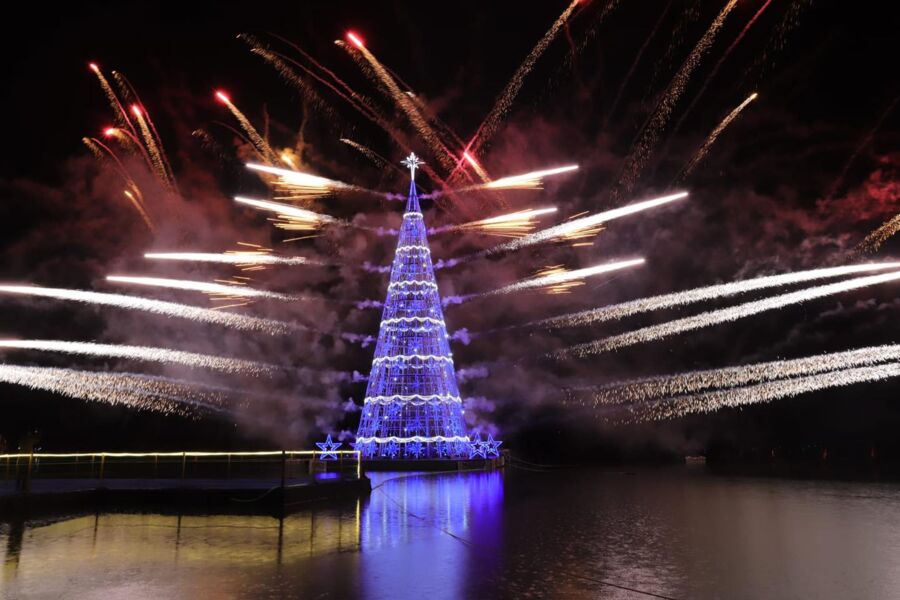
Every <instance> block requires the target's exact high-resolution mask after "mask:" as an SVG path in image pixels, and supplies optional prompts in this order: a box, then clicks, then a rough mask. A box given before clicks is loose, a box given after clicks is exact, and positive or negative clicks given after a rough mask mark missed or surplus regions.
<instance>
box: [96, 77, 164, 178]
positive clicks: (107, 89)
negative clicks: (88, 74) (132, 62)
mask: <svg viewBox="0 0 900 600" xmlns="http://www.w3.org/2000/svg"><path fill="white" fill-rule="evenodd" d="M88 66H89V67H90V69H91V71H93V72H94V74H95V75H96V76H97V79H98V81H99V82H100V88H101V89H102V90H103V93H104V94H106V99H107V100H108V101H109V105H110V107H111V108H112V110H113V113H114V114H115V119H116V122H117V123H118V124H119V125H121V126H122V127H125V128H126V131H127V132H128V137H129V139H131V140H132V141H133V142H134V144H135V147H136V148H137V149H138V150H139V151H140V153H141V155H142V156H143V157H144V160H145V161H147V165H148V166H149V167H150V168H151V169H152V168H153V161H152V160H151V159H150V155H149V154H148V153H147V149H146V148H144V146H143V145H142V144H141V143H140V142H139V141H138V131H137V129H135V127H134V123H133V122H132V121H131V118H130V117H129V116H128V111H127V110H125V107H124V106H123V105H122V102H121V101H120V100H119V97H118V96H117V95H116V92H115V90H113V88H112V86H111V85H110V84H109V80H107V79H106V76H105V75H104V74H103V72H102V71H101V70H100V67H99V66H97V64H96V63H90V64H89V65H88Z"/></svg>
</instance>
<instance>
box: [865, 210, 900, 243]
mask: <svg viewBox="0 0 900 600" xmlns="http://www.w3.org/2000/svg"><path fill="white" fill-rule="evenodd" d="M898 231H900V214H898V215H895V216H894V217H892V218H890V219H888V220H887V221H885V222H884V224H882V225H881V227H879V228H878V229H876V230H875V231H873V232H872V233H870V234H869V235H867V236H866V239H864V240H863V241H862V242H860V244H859V246H857V248H856V250H857V251H862V252H875V251H876V250H878V249H879V248H880V247H881V245H882V244H883V243H885V242H886V241H888V240H889V239H890V238H891V237H893V236H894V235H896V234H897V232H898Z"/></svg>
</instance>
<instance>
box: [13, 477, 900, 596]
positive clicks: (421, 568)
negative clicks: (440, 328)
mask: <svg viewBox="0 0 900 600" xmlns="http://www.w3.org/2000/svg"><path fill="white" fill-rule="evenodd" d="M371 476H372V479H373V486H374V487H375V489H374V491H373V492H372V495H371V497H370V498H367V499H363V500H360V501H356V500H351V501H341V502H339V503H332V504H316V505H315V506H311V507H309V508H307V509H305V510H302V511H300V512H298V513H296V514H294V515H291V516H290V517H287V518H285V519H284V520H278V519H274V518H272V517H266V516H188V515H183V516H178V515H159V514H100V515H89V516H79V517H75V518H70V519H63V520H56V521H53V522H49V521H43V522H26V523H11V524H10V523H8V524H4V525H2V526H0V556H2V558H3V561H4V562H3V570H2V577H0V595H2V596H3V597H8V598H23V599H24V598H47V599H50V598H53V599H56V598H79V599H80V598H85V599H98V600H100V599H102V600H112V599H117V598H129V599H138V600H140V599H144V598H146V599H148V600H149V599H152V600H162V599H170V598H172V599H190V600H197V599H199V598H269V597H278V598H281V597H286V598H323V599H324V598H356V597H359V598H372V599H376V598H392V599H396V598H399V599H403V598H428V599H429V600H435V599H440V598H453V599H456V598H576V599H578V598H627V599H631V598H647V597H650V596H647V595H643V594H641V593H639V592H637V591H630V590H627V589H623V588H632V589H634V590H641V591H644V592H648V593H652V594H657V595H659V596H664V597H670V598H679V599H682V598H692V599H693V598H729V599H742V598H747V599H751V598H752V599H759V598H803V599H808V598H819V599H830V598H835V599H838V598H839V599H846V598H898V597H900V560H898V558H897V557H898V556H900V485H897V484H875V483H847V482H834V481H796V480H787V479H763V478H737V477H734V478H732V477H721V476H713V475H709V474H708V473H707V472H706V471H705V470H704V469H702V468H689V467H675V468H666V469H647V470H637V471H608V470H591V469H579V470H557V471H552V472H533V471H523V470H516V469H510V470H507V472H505V473H504V472H491V473H460V474H449V475H448V474H441V475H434V474H431V475H421V476H417V475H413V476H410V475H409V474H386V473H378V474H372V475H371ZM616 586H619V587H616Z"/></svg>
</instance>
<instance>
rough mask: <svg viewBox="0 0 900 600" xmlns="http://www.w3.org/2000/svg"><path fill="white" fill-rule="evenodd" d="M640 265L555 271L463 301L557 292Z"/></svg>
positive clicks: (632, 261) (625, 262) (636, 262)
mask: <svg viewBox="0 0 900 600" xmlns="http://www.w3.org/2000/svg"><path fill="white" fill-rule="evenodd" d="M642 264H644V259H643V258H633V259H629V260H621V261H618V262H613V263H606V264H603V265H594V266H592V267H585V268H584V269H576V270H574V271H566V270H555V271H554V272H552V273H550V274H549V275H541V276H538V277H533V278H531V279H525V280H523V281H518V282H516V283H513V284H510V285H507V286H504V287H502V288H498V289H496V290H492V291H490V292H485V293H482V294H474V295H471V296H465V297H464V299H470V298H480V297H484V296H496V295H500V294H510V293H513V292H520V291H522V290H528V289H533V288H550V290H551V291H553V290H559V289H560V288H559V286H560V285H565V284H567V283H570V282H574V281H579V280H582V279H585V278H587V277H593V276H595V275H602V274H603V273H610V272H612V271H618V270H621V269H627V268H628V267H635V266H637V265H642ZM449 301H450V302H453V300H452V299H449Z"/></svg>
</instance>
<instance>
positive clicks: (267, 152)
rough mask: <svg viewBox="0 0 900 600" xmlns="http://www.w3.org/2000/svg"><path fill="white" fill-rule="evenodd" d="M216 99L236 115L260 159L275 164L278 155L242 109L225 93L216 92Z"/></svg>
mask: <svg viewBox="0 0 900 600" xmlns="http://www.w3.org/2000/svg"><path fill="white" fill-rule="evenodd" d="M216 99H218V100H219V102H221V103H222V104H224V105H225V107H226V108H228V110H229V111H230V112H231V114H232V115H234V118H235V119H237V121H238V123H240V124H241V128H242V129H243V130H244V132H245V133H246V134H247V137H249V138H250V141H251V142H252V143H253V147H254V148H255V149H256V151H257V152H258V153H259V155H260V157H262V159H263V160H265V161H267V162H269V163H275V162H277V161H278V155H277V154H276V153H275V151H274V150H272V147H271V146H270V145H269V142H267V141H266V140H265V139H264V138H263V136H261V135H260V134H259V132H258V131H257V130H256V127H254V126H253V123H251V122H250V119H248V118H247V116H246V115H245V114H244V113H242V112H241V111H240V109H239V108H238V107H237V106H235V104H234V103H233V102H232V101H231V98H230V97H229V96H228V94H226V93H225V92H223V91H221V90H219V91H217V92H216Z"/></svg>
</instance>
